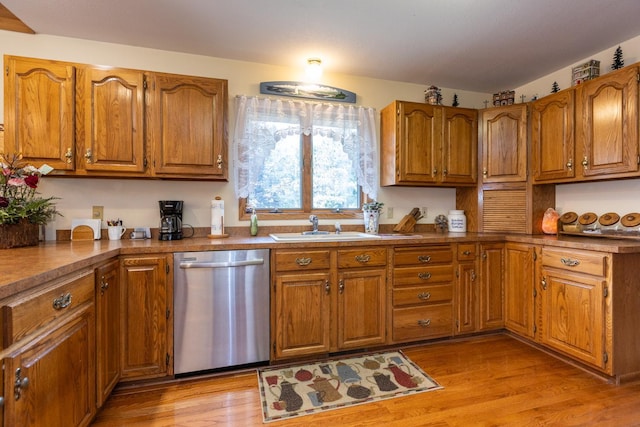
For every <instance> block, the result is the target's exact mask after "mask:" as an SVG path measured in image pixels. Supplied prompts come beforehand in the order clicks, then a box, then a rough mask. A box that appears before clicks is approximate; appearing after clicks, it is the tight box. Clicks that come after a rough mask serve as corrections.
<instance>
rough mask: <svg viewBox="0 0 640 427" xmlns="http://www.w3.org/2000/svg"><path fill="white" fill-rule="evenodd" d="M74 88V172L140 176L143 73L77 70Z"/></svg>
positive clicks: (143, 167) (96, 69)
mask: <svg viewBox="0 0 640 427" xmlns="http://www.w3.org/2000/svg"><path fill="white" fill-rule="evenodd" d="M77 87H78V89H77V109H78V121H77V125H78V160H77V164H78V168H79V169H81V170H85V171H89V172H114V173H116V175H117V174H118V173H125V172H127V173H128V172H132V173H137V174H139V173H142V172H144V170H145V158H144V156H145V153H144V131H145V129H144V74H143V72H142V71H138V70H124V69H112V68H109V69H101V68H93V67H88V66H87V67H81V68H80V69H79V70H78V86H77Z"/></svg>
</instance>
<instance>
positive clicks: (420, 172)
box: [380, 101, 477, 186]
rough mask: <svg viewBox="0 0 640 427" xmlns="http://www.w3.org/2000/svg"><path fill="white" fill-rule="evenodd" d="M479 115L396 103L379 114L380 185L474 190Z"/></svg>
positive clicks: (461, 109)
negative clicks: (464, 187)
mask: <svg viewBox="0 0 640 427" xmlns="http://www.w3.org/2000/svg"><path fill="white" fill-rule="evenodd" d="M476 117H477V113H476V111H475V110H470V109H463V108H447V107H442V106H436V105H430V104H423V103H419V102H405V101H395V102H393V103H391V104H390V105H388V106H387V107H385V108H384V109H383V110H382V111H381V121H380V127H381V132H380V133H381V146H382V149H381V152H382V155H381V166H380V170H381V174H380V175H381V184H382V185H405V186H430V185H451V186H454V185H460V184H463V185H464V184H474V183H475V181H476V179H475V175H476V173H475V171H476V167H477V166H476V158H475V153H476V145H477V118H476Z"/></svg>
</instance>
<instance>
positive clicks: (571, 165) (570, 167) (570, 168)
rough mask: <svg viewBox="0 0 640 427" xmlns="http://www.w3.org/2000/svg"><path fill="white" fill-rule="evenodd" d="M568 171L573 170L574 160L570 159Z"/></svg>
mask: <svg viewBox="0 0 640 427" xmlns="http://www.w3.org/2000/svg"><path fill="white" fill-rule="evenodd" d="M567 169H569V170H573V159H569V161H568V162H567Z"/></svg>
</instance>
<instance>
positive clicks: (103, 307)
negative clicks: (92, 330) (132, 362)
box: [96, 259, 120, 408]
mask: <svg viewBox="0 0 640 427" xmlns="http://www.w3.org/2000/svg"><path fill="white" fill-rule="evenodd" d="M119 380H120V263H119V262H118V260H117V259H116V260H113V261H111V262H109V263H108V264H105V265H103V266H100V267H98V268H97V269H96V387H97V396H96V397H97V404H98V408H100V407H102V404H103V403H104V402H105V401H106V400H107V398H108V397H109V394H110V393H111V391H112V390H113V388H114V387H115V386H116V384H117V383H118V381H119Z"/></svg>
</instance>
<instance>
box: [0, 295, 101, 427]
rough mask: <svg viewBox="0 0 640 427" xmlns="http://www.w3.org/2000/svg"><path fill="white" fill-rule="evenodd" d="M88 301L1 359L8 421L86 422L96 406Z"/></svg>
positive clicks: (91, 310)
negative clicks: (46, 330) (42, 333)
mask: <svg viewBox="0 0 640 427" xmlns="http://www.w3.org/2000/svg"><path fill="white" fill-rule="evenodd" d="M94 315H95V314H94V305H93V301H91V302H89V303H86V304H84V305H83V306H82V308H80V309H79V310H77V311H76V312H74V313H73V315H71V316H70V317H69V318H68V319H66V320H65V321H64V323H60V322H57V323H55V322H54V323H55V325H56V327H54V328H52V330H51V331H50V332H49V333H48V334H45V335H41V336H40V337H38V338H37V339H35V340H33V341H31V342H29V343H27V344H25V345H24V346H22V347H21V348H20V349H19V350H18V351H16V353H14V354H12V355H11V356H10V357H9V358H7V359H5V363H6V365H5V370H4V375H5V382H6V381H10V382H11V383H12V384H14V383H16V382H18V383H20V384H22V385H23V386H22V387H10V388H9V389H10V390H11V392H10V393H9V394H8V395H6V396H5V400H4V402H5V406H4V411H5V415H6V417H5V420H6V421H7V422H6V425H8V426H22V427H29V426H33V427H39V426H59V427H66V426H73V427H76V426H88V425H89V424H90V422H91V419H92V418H93V416H94V414H95V411H96V399H95V396H96V394H95V393H96V384H95V365H94V361H95V323H94V322H95V319H94Z"/></svg>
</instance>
